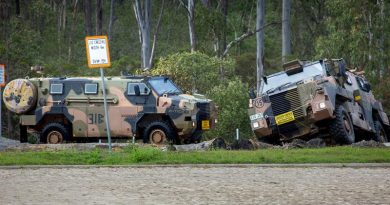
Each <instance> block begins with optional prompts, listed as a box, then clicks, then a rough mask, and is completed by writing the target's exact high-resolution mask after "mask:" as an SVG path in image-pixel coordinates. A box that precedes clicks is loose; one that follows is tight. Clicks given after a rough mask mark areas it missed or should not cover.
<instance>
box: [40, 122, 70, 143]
mask: <svg viewBox="0 0 390 205" xmlns="http://www.w3.org/2000/svg"><path fill="white" fill-rule="evenodd" d="M53 130H57V131H59V132H61V133H62V136H63V138H64V139H63V141H67V140H69V138H70V133H69V130H68V129H67V128H66V127H65V126H64V125H63V124H61V123H58V122H52V123H48V124H47V125H46V126H45V127H44V128H43V130H42V133H41V136H40V138H41V139H40V140H41V142H43V143H47V134H48V133H49V132H50V131H53Z"/></svg>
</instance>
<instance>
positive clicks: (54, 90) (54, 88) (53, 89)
mask: <svg viewBox="0 0 390 205" xmlns="http://www.w3.org/2000/svg"><path fill="white" fill-rule="evenodd" d="M63 88H64V85H63V84H62V83H53V84H51V85H50V94H62V91H63Z"/></svg>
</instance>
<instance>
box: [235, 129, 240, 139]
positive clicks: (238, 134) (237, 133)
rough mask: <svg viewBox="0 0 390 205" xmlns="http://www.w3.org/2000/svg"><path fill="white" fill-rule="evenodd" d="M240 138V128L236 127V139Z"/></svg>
mask: <svg viewBox="0 0 390 205" xmlns="http://www.w3.org/2000/svg"><path fill="white" fill-rule="evenodd" d="M239 139H240V130H239V129H238V128H237V129H236V140H239Z"/></svg>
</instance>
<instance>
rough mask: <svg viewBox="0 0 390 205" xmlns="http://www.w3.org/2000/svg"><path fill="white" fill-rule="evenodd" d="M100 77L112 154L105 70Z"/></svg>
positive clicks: (109, 146)
mask: <svg viewBox="0 0 390 205" xmlns="http://www.w3.org/2000/svg"><path fill="white" fill-rule="evenodd" d="M100 77H101V78H102V87H103V102H104V115H105V119H106V128H107V137H108V149H109V151H110V152H111V150H112V147H111V133H110V118H109V116H108V110H107V97H106V83H105V81H104V71H103V68H100Z"/></svg>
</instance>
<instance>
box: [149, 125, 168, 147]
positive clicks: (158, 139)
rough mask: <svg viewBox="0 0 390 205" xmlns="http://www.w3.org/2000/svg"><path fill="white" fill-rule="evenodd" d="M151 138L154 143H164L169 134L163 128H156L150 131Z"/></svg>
mask: <svg viewBox="0 0 390 205" xmlns="http://www.w3.org/2000/svg"><path fill="white" fill-rule="evenodd" d="M149 139H150V142H151V143H153V144H163V143H164V142H165V141H166V139H167V135H166V134H165V132H164V131H163V130H161V129H155V130H153V131H152V132H150V135H149Z"/></svg>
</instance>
